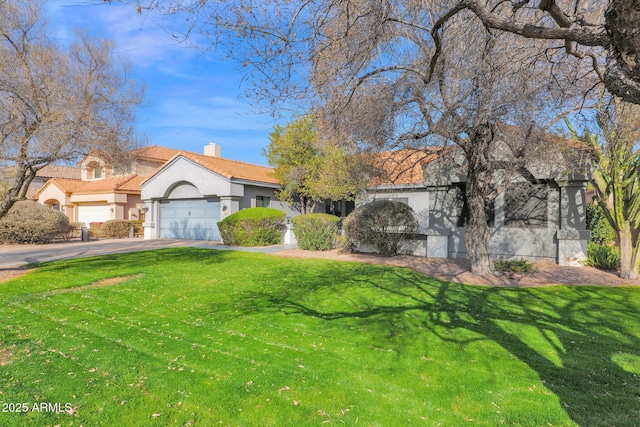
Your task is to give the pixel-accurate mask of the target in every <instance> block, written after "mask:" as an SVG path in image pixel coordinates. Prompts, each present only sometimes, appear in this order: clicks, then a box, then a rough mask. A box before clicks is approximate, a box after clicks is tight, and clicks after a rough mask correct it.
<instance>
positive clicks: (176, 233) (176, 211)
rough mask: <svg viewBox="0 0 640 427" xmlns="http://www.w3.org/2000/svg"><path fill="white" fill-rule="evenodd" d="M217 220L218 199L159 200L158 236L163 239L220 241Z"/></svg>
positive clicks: (218, 219)
mask: <svg viewBox="0 0 640 427" xmlns="http://www.w3.org/2000/svg"><path fill="white" fill-rule="evenodd" d="M218 221H220V200H219V199H213V200H205V199H198V200H165V201H162V202H160V237H161V238H164V239H189V240H216V241H220V240H222V239H221V238H220V232H219V231H218Z"/></svg>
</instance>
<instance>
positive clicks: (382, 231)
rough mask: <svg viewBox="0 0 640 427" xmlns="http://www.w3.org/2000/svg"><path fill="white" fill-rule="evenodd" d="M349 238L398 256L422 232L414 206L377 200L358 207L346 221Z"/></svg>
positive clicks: (381, 252)
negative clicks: (405, 244) (408, 242)
mask: <svg viewBox="0 0 640 427" xmlns="http://www.w3.org/2000/svg"><path fill="white" fill-rule="evenodd" d="M344 230H345V232H346V235H347V238H349V239H352V240H354V241H356V242H357V243H360V244H363V245H367V246H371V247H374V248H376V249H377V250H378V252H379V253H380V255H382V256H394V255H397V254H398V253H399V252H400V250H401V249H402V246H403V244H404V242H405V240H408V239H409V238H411V236H412V235H414V234H415V233H416V232H417V231H418V221H417V220H416V216H415V213H414V212H413V209H411V207H409V205H406V204H404V203H401V202H397V201H393V200H375V201H373V202H371V203H367V204H366V205H362V206H360V207H358V208H357V209H356V210H354V211H353V212H351V214H349V216H348V217H347V218H346V219H345V221H344Z"/></svg>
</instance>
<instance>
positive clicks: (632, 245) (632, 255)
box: [618, 221, 640, 279]
mask: <svg viewBox="0 0 640 427" xmlns="http://www.w3.org/2000/svg"><path fill="white" fill-rule="evenodd" d="M633 234H634V233H633V231H632V229H631V224H629V221H625V222H624V224H623V225H622V229H621V230H620V232H619V233H618V236H619V239H620V277H621V278H623V279H637V278H638V255H639V254H640V251H639V250H638V249H640V242H638V239H637V238H636V239H634V236H633Z"/></svg>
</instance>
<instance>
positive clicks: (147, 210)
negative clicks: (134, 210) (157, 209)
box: [140, 206, 149, 212]
mask: <svg viewBox="0 0 640 427" xmlns="http://www.w3.org/2000/svg"><path fill="white" fill-rule="evenodd" d="M140 210H141V211H142V212H149V208H148V207H146V206H145V207H144V208H142V209H140Z"/></svg>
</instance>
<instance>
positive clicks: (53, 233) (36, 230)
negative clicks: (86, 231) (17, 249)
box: [0, 200, 70, 243]
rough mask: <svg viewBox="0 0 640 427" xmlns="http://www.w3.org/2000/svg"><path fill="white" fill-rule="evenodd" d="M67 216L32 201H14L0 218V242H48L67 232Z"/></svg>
mask: <svg viewBox="0 0 640 427" xmlns="http://www.w3.org/2000/svg"><path fill="white" fill-rule="evenodd" d="M69 230H70V226H69V218H67V216H66V215H65V214H63V213H61V212H58V211H54V210H52V209H50V208H48V207H46V206H44V205H41V204H39V203H36V202H34V201H30V200H25V201H21V202H16V203H15V204H14V205H13V207H12V208H11V209H10V210H9V212H7V214H6V215H5V216H4V217H2V219H0V242H2V243H49V242H51V241H53V240H54V239H57V238H64V237H65V235H67V234H68V233H69Z"/></svg>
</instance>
